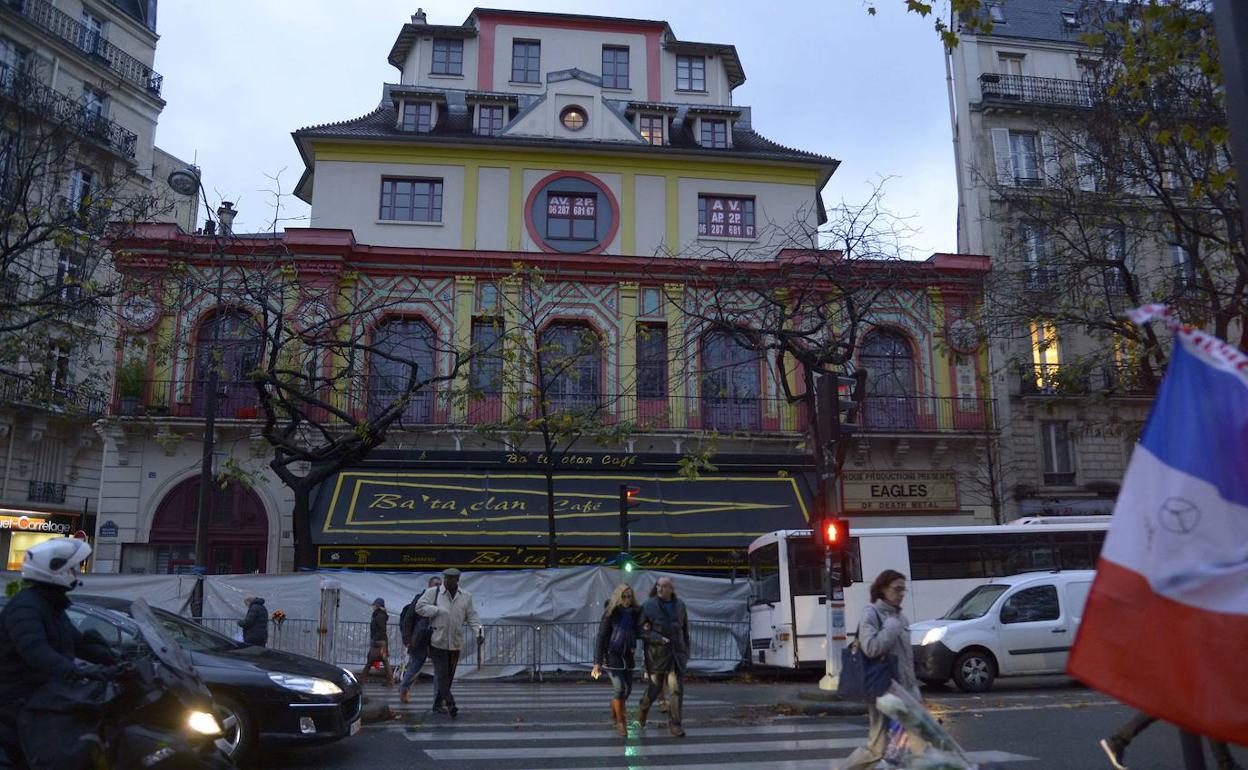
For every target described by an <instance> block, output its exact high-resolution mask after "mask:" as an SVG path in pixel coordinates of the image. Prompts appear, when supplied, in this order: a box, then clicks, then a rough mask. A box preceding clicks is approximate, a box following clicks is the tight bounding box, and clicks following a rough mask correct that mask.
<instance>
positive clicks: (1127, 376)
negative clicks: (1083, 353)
mask: <svg viewBox="0 0 1248 770" xmlns="http://www.w3.org/2000/svg"><path fill="white" fill-rule="evenodd" d="M1020 377H1021V384H1022V387H1021V388H1020V392H1021V393H1022V394H1023V395H1026V396H1086V395H1090V394H1092V393H1105V394H1109V395H1119V396H1152V395H1154V394H1155V392H1156V385H1154V384H1153V383H1152V382H1150V381H1149V380H1148V378H1147V377H1145V376H1144V373H1143V372H1142V371H1141V370H1140V369H1139V368H1138V367H1134V366H1119V365H1115V364H1107V365H1105V366H1100V367H1094V368H1088V367H1086V366H1075V365H1070V364H1037V365H1035V366H1030V367H1024V368H1023V369H1022V371H1021V372H1020Z"/></svg>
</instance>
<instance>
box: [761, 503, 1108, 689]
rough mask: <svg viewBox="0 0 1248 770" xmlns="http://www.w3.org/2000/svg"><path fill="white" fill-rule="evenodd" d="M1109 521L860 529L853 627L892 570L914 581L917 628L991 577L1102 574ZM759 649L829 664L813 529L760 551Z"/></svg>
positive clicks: (769, 655)
mask: <svg viewBox="0 0 1248 770" xmlns="http://www.w3.org/2000/svg"><path fill="white" fill-rule="evenodd" d="M1109 518H1110V517H1108V516H1066V517H1062V518H1030V519H1019V520H1017V521H1016V522H1012V523H1010V524H1004V525H999V526H980V527H906V528H897V529H891V528H890V529H869V528H862V529H851V530H850V543H849V554H850V559H849V562H850V564H849V573H850V578H851V580H853V585H851V586H850V587H849V588H846V589H845V620H846V623H845V625H846V628H847V631H848V633H849V634H851V635H852V634H854V633H855V630H856V626H857V623H858V618H859V617H861V615H862V608H863V605H865V604H866V603H867V594H868V591H869V589H870V587H871V581H872V580H874V579H875V576H876V575H878V574H879V573H881V572H883V571H884V570H886V569H895V570H897V571H899V572H901V573H902V574H904V575H905V576H906V577H907V578H908V579H909V588H910V591H909V593H908V594H907V595H906V600H905V605H904V610H905V612H906V615H907V616H908V617H909V618H910V619H911V620H912V621H919V620H928V619H931V618H938V617H940V616H941V615H944V614H945V613H946V612H948V611H949V609H950V608H951V607H953V605H954V603H956V602H957V601H958V600H959V599H961V598H962V597H963V596H964V595H965V594H966V592H967V591H969V590H971V589H972V588H974V587H975V586H977V585H980V584H981V583H984V582H985V581H987V580H989V579H990V578H994V577H1000V576H1004V575H1014V574H1017V573H1020V572H1034V571H1041V570H1063V569H1065V570H1072V569H1095V568H1096V559H1097V556H1098V555H1099V554H1100V551H1101V544H1102V543H1103V542H1104V541H1105V532H1106V530H1107V529H1108V528H1109ZM749 564H750V589H751V591H750V647H751V654H752V656H753V661H754V663H756V664H759V665H764V666H778V667H782V668H798V667H804V666H822V665H823V663H824V655H825V650H826V646H827V635H826V634H827V614H826V609H825V601H826V600H825V598H824V587H823V551H822V549H821V548H819V547H817V546H816V545H814V544H813V543H812V542H811V537H810V530H808V529H796V530H779V531H776V532H770V533H768V534H766V535H763V536H761V537H759V538H757V539H756V540H755V541H754V542H753V543H751V544H750V548H749Z"/></svg>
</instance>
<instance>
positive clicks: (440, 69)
mask: <svg viewBox="0 0 1248 770" xmlns="http://www.w3.org/2000/svg"><path fill="white" fill-rule="evenodd" d="M433 74H435V75H462V74H464V41H462V40H452V39H450V38H443V37H438V38H434V39H433Z"/></svg>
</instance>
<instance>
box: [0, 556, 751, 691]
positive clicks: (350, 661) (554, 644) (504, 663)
mask: <svg viewBox="0 0 1248 770" xmlns="http://www.w3.org/2000/svg"><path fill="white" fill-rule="evenodd" d="M433 574H436V573H410V572H407V573H384V572H349V571H322V572H300V573H290V574H280V575H209V576H207V577H206V578H205V589H204V617H205V618H208V619H212V620H206V621H205V622H206V624H207V625H210V626H212V627H214V628H216V629H217V630H219V631H221V632H222V633H225V634H227V635H228V636H231V637H233V636H234V631H235V629H236V625H235V623H234V621H236V620H237V619H239V618H241V617H242V616H243V613H244V612H245V611H246V607H245V606H244V605H243V599H244V597H247V596H259V597H263V598H264V600H265V606H266V608H267V609H268V611H269V613H270V614H271V613H273V612H274V611H276V610H281V611H282V612H284V613H285V614H286V618H287V619H286V621H285V622H283V623H282V624H281V625H280V626H278V625H276V624H274V625H272V626H271V633H270V646H273V647H277V648H280V649H285V650H289V651H291V652H298V653H302V654H305V655H312V656H316V655H317V654H318V649H320V648H318V637H319V636H321V634H318V629H319V626H320V619H319V616H320V607H321V583H322V581H323V579H325V578H330V579H332V580H335V581H337V582H338V584H339V585H340V586H341V593H340V598H339V609H338V620H339V622H338V623H337V629H336V630H335V633H336V634H337V636H336V638H335V645H334V646H335V650H336V654H335V656H334V657H336V658H337V662H339V663H342V664H344V665H361V664H362V663H363V661H364V658H365V652H366V650H367V647H368V621H369V619H370V617H371V615H372V602H373V600H374V599H376V598H378V597H380V598H382V599H384V600H385V603H386V610H387V612H388V613H389V614H390V619H391V627H390V637H391V644H390V649H391V658H392V660H393V661H394V662H395V663H398V662H399V660H400V659H401V658H402V657H405V655H404V654H403V653H402V649H401V647H402V646H401V643H400V641H399V630H398V620H399V613H400V612H401V611H402V609H403V606H404V605H406V604H407V603H408V602H410V601H412V599H413V598H414V597H415V596H417V595H419V593H420V592H421V591H423V590H424V587H425V586H426V585H427V584H428V580H429V578H430V577H431V576H432V575H433ZM663 575H668V576H669V577H671V578H672V580H673V582H674V583H675V586H676V593H677V594H678V595H679V596H680V597H681V598H682V599H683V600H684V601H685V603H686V605H687V606H688V608H689V619H690V621H691V624H692V626H693V627H692V634H693V651H692V652H693V656H692V657H693V659H692V661H691V664H690V667H691V668H692V669H693V670H695V671H704V672H706V671H728V670H732V669H733V668H735V667H736V666H737V665H738V664H739V663H740V662H741V660H742V658H743V657H744V655H745V654H746V652H747V648H748V644H749V639H748V636H749V633H748V631H749V626H748V619H749V613H748V605H747V602H748V599H749V583H748V581H745V580H737V581H730V580H726V579H723V578H709V577H697V576H691V575H680V574H670V573H664V572H655V571H645V572H634V573H626V572H620V571H619V570H616V569H612V568H608V567H575V568H566V569H538V570H533V569H529V570H497V571H490V572H476V573H473V572H466V573H464V575H463V577H462V578H461V579H460V586H461V587H462V588H464V589H466V590H468V591H469V592H471V593H472V595H473V601H474V603H475V604H476V607H477V611H478V612H479V613H480V615H481V619H482V621H483V622H484V623H485V624H486V626H487V630H486V640H485V644H484V646H483V647H482V648H481V649H480V651H478V650H477V649H476V645H475V644H474V643H471V642H470V643H469V649H466V650H464V652H463V660H464V662H463V663H461V667H460V671H461V672H462V674H463V675H464V676H469V677H476V676H487V677H489V676H508V675H513V674H517V673H521V672H524V671H535V670H538V671H555V670H560V669H564V670H566V669H580V668H588V667H589V665H590V664H591V663H592V660H593V643H594V635H595V633H596V631H597V623H598V620H599V618H600V617H601V616H602V608H603V603H604V602H605V601H606V599H607V597H609V596H610V594H611V591H612V589H613V588H614V587H615V586H616V585H618V584H619V583H620V582H627V583H628V584H630V585H631V586H632V587H633V589H634V591H635V592H636V593H637V595H638V597H641V599H642V600H643V601H644V598H645V597H646V596H647V595H648V593H649V591H650V588H651V586H653V585H654V582H655V581H656V580H658V578H659V577H661V576H663ZM18 577H19V576H18V575H17V574H16V573H12V572H6V573H0V580H3V582H5V583H7V582H9V581H11V580H15V579H18ZM84 580H85V585H84V586H83V587H82V588H80V589H78V593H83V594H93V595H100V596H114V597H121V598H135V597H138V596H142V597H143V598H145V599H147V601H148V603H149V604H151V605H152V606H154V607H161V608H164V609H167V610H170V611H171V612H176V613H178V614H181V615H189V614H190V610H189V599H190V593H191V589H192V586H193V585H194V578H193V577H190V576H185V575H106V574H90V575H86V576H84ZM72 596H73V595H72V594H71V598H72ZM466 639H471V637H466ZM321 641H322V642H323V640H321ZM322 647H323V644H322ZM478 653H479V655H480V657H479V658H478ZM478 661H479V662H480V664H481V665H480V666H478Z"/></svg>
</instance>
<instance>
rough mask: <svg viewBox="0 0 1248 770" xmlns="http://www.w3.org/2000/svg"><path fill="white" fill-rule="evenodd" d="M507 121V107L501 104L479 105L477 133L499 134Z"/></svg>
mask: <svg viewBox="0 0 1248 770" xmlns="http://www.w3.org/2000/svg"><path fill="white" fill-rule="evenodd" d="M506 122H507V108H506V107H504V106H503V105H501V104H479V105H477V133H478V134H480V135H481V136H498V135H499V134H501V133H503V125H504V124H505V123H506Z"/></svg>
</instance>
